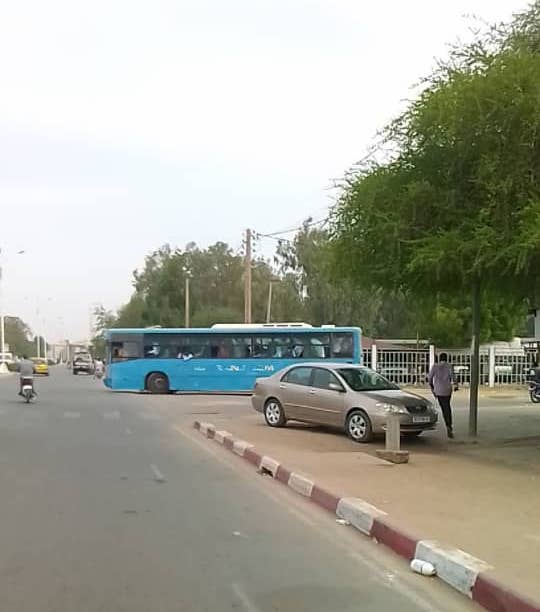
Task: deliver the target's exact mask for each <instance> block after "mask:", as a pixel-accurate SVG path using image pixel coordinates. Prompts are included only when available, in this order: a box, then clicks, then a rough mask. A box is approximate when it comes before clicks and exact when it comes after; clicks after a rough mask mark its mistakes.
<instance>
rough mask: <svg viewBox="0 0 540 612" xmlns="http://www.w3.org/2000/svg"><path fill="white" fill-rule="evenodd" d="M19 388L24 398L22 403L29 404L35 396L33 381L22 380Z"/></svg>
mask: <svg viewBox="0 0 540 612" xmlns="http://www.w3.org/2000/svg"><path fill="white" fill-rule="evenodd" d="M21 387H22V388H21V393H22V396H23V398H24V401H25V402H26V403H27V404H29V403H30V400H32V399H33V398H34V397H35V396H36V393H35V391H34V379H33V378H23V379H22V385H21Z"/></svg>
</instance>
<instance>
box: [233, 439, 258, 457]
mask: <svg viewBox="0 0 540 612" xmlns="http://www.w3.org/2000/svg"><path fill="white" fill-rule="evenodd" d="M248 448H253V444H250V443H249V442H246V441H245V440H235V441H234V442H233V447H232V449H233V453H236V454H237V455H240V457H243V456H244V453H245V452H246V449H248Z"/></svg>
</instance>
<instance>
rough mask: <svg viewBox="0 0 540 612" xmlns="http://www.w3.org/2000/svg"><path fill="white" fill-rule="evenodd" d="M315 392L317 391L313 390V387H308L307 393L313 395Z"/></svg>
mask: <svg viewBox="0 0 540 612" xmlns="http://www.w3.org/2000/svg"><path fill="white" fill-rule="evenodd" d="M315 393H317V391H315V389H310V390H309V394H310V395H315Z"/></svg>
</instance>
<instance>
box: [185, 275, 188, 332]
mask: <svg viewBox="0 0 540 612" xmlns="http://www.w3.org/2000/svg"><path fill="white" fill-rule="evenodd" d="M184 299H185V303H184V317H185V320H184V327H186V328H187V327H189V275H188V274H186V286H185V290H184Z"/></svg>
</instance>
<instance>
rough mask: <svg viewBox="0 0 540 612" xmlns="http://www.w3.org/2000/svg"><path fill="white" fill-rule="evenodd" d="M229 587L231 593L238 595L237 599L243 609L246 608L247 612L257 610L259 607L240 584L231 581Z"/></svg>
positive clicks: (256, 611) (257, 611) (255, 611)
mask: <svg viewBox="0 0 540 612" xmlns="http://www.w3.org/2000/svg"><path fill="white" fill-rule="evenodd" d="M231 588H232V590H233V593H234V594H235V595H236V597H238V600H239V601H240V603H241V604H242V606H243V607H244V610H247V612H259V608H258V607H257V606H256V605H255V604H254V603H253V602H252V601H251V600H250V598H249V597H248V596H247V594H246V592H245V591H244V588H243V587H242V585H240V584H238V582H233V583H232V584H231Z"/></svg>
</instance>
